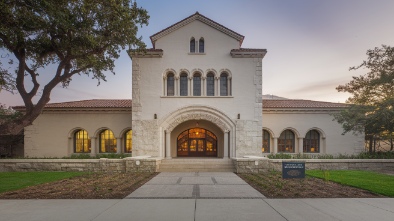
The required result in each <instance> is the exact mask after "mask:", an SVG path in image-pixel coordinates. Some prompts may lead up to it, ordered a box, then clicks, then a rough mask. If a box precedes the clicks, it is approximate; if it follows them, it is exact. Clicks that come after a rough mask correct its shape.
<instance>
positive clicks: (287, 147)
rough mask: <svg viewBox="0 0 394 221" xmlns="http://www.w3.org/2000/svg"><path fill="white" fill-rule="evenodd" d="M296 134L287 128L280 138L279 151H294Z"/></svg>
mask: <svg viewBox="0 0 394 221" xmlns="http://www.w3.org/2000/svg"><path fill="white" fill-rule="evenodd" d="M294 150H295V136H294V133H293V132H292V131H291V130H285V131H283V132H282V133H281V134H280V137H279V139H278V152H289V153H294Z"/></svg>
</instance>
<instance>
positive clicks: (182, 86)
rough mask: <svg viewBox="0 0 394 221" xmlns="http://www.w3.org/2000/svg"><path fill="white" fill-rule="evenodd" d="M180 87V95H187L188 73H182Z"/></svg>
mask: <svg viewBox="0 0 394 221" xmlns="http://www.w3.org/2000/svg"><path fill="white" fill-rule="evenodd" d="M179 84H180V85H179V88H180V95H181V96H187V95H188V93H187V74H186V73H182V74H181V76H180V82H179Z"/></svg>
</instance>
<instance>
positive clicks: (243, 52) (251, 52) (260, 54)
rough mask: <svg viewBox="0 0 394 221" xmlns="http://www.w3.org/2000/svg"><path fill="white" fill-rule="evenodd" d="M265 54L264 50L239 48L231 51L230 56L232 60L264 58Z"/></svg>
mask: <svg viewBox="0 0 394 221" xmlns="http://www.w3.org/2000/svg"><path fill="white" fill-rule="evenodd" d="M265 54H267V50H266V49H254V48H240V49H232V50H231V51H230V55H231V57H233V58H261V59H262V58H264V56H265Z"/></svg>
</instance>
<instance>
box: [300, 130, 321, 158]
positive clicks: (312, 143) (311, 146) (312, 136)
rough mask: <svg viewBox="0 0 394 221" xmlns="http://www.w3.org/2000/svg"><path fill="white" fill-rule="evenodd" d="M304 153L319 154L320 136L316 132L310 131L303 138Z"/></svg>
mask: <svg viewBox="0 0 394 221" xmlns="http://www.w3.org/2000/svg"><path fill="white" fill-rule="evenodd" d="M303 151H304V153H319V152H320V134H319V132H318V131H317V130H310V131H308V133H306V135H305V138H304V148H303Z"/></svg>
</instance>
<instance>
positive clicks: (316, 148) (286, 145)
mask: <svg viewBox="0 0 394 221" xmlns="http://www.w3.org/2000/svg"><path fill="white" fill-rule="evenodd" d="M262 138H263V139H262V149H261V150H262V152H263V153H271V152H272V147H271V139H272V137H271V134H270V132H269V131H267V130H264V129H263V134H262ZM300 148H302V152H303V153H320V152H321V150H320V149H321V147H320V133H319V131H317V130H309V131H308V132H307V133H306V134H305V137H304V138H303V143H302V147H300ZM295 150H296V135H295V133H294V132H293V131H292V130H290V129H287V130H284V131H282V133H281V134H280V136H279V137H278V140H277V151H276V152H278V153H295ZM300 151H301V150H300Z"/></svg>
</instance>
